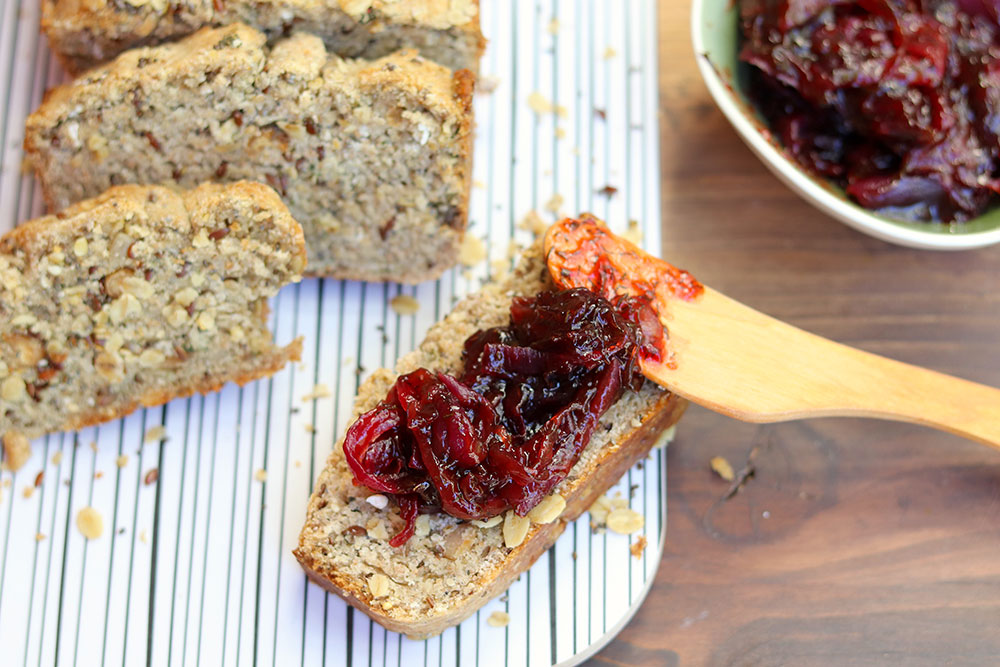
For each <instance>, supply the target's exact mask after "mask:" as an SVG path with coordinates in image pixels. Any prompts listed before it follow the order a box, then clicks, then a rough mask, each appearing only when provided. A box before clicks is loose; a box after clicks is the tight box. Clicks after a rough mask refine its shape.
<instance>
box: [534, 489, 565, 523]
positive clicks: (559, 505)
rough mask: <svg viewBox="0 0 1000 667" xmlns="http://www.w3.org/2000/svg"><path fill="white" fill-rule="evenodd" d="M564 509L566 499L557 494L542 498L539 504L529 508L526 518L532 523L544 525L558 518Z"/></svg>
mask: <svg viewBox="0 0 1000 667" xmlns="http://www.w3.org/2000/svg"><path fill="white" fill-rule="evenodd" d="M564 509H566V499H565V498H563V497H562V496H560V495H559V494H558V493H553V494H552V495H550V496H545V497H544V498H542V500H541V502H539V503H538V504H537V505H535V506H534V507H532V508H531V511H530V512H528V518H529V519H531V522H532V523H539V524H546V523H552V522H553V521H555V520H556V519H558V518H559V515H560V514H562V513H563V510H564Z"/></svg>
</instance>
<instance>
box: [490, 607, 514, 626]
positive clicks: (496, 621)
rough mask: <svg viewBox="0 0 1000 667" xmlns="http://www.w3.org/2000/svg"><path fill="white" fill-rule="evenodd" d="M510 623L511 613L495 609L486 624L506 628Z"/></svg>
mask: <svg viewBox="0 0 1000 667" xmlns="http://www.w3.org/2000/svg"><path fill="white" fill-rule="evenodd" d="M508 623H510V614H508V613H507V612H505V611H495V612H493V613H492V614H490V615H489V616H488V617H487V618H486V625H488V626H490V627H491V628H506V627H507V624H508Z"/></svg>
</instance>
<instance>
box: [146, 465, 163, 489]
mask: <svg viewBox="0 0 1000 667" xmlns="http://www.w3.org/2000/svg"><path fill="white" fill-rule="evenodd" d="M158 479H160V469H159V468H150V469H149V470H147V471H146V476H145V477H143V478H142V483H143V484H145V485H146V486H149V485H150V484H156V480H158Z"/></svg>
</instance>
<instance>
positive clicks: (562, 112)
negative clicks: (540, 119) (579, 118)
mask: <svg viewBox="0 0 1000 667" xmlns="http://www.w3.org/2000/svg"><path fill="white" fill-rule="evenodd" d="M528 106H529V107H530V108H531V110H532V111H534V112H535V113H536V114H538V115H539V116H541V115H542V114H547V113H554V114H556V115H557V116H559V117H560V118H566V117H567V116H568V115H569V112H568V111H566V107H564V106H562V105H561V104H560V105H555V104H553V103H552V102H551V101H550V100H549V99H548V98H547V97H545V96H544V95H542V94H541V93H540V92H538V91H537V90H536V91H534V92H532V93H531V94H530V95H528Z"/></svg>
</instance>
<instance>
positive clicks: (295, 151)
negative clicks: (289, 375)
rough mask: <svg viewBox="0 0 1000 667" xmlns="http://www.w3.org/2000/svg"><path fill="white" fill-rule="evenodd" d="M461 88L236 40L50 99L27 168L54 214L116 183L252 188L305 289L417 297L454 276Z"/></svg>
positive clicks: (466, 142)
mask: <svg viewBox="0 0 1000 667" xmlns="http://www.w3.org/2000/svg"><path fill="white" fill-rule="evenodd" d="M471 139H472V75H471V74H470V73H469V72H468V71H466V70H461V71H459V72H458V73H455V74H452V72H451V71H449V70H447V69H445V68H444V67H441V66H440V65H436V64H434V63H431V62H428V61H426V60H423V59H422V58H420V57H418V56H417V55H416V54H415V53H413V52H400V53H396V54H393V55H391V56H388V57H386V58H383V59H381V60H377V61H375V62H367V61H346V60H342V59H341V58H340V57H338V56H328V55H327V53H326V50H325V49H324V47H323V43H322V42H321V41H320V40H319V38H317V37H315V36H312V35H308V34H304V33H297V34H295V35H293V36H292V37H289V38H288V39H286V40H284V41H281V42H279V43H278V44H277V45H275V46H274V47H273V48H270V47H268V46H266V44H265V37H264V35H263V34H262V33H260V32H257V31H256V30H253V29H251V28H248V27H247V26H245V25H240V24H235V25H232V26H227V27H225V28H215V29H208V28H206V29H204V30H202V31H200V32H198V33H197V34H195V35H193V36H191V37H189V38H187V39H185V40H183V41H181V42H177V43H174V44H168V45H165V46H159V47H155V48H142V49H134V50H132V51H128V52H126V53H124V54H123V55H122V56H120V57H119V58H118V59H117V60H115V61H114V62H113V63H110V64H109V65H107V66H104V67H101V68H98V69H96V70H93V71H91V72H90V73H88V74H87V75H86V76H84V77H81V78H80V79H77V80H76V81H74V82H72V83H70V84H68V85H65V86H61V87H59V88H56V89H54V90H53V91H51V92H50V93H49V94H48V96H47V97H46V99H45V101H44V102H43V104H42V106H41V107H40V108H39V109H38V110H37V111H36V112H35V113H33V114H32V115H31V116H30V117H29V118H28V121H27V128H26V130H25V140H24V146H25V155H26V159H27V163H28V164H29V165H30V166H31V168H32V169H33V170H34V172H35V175H36V176H37V177H38V179H39V181H40V182H41V184H42V189H43V192H44V194H45V200H46V202H47V203H48V205H49V207H50V210H58V209H60V208H62V207H64V206H66V205H68V204H70V203H72V202H75V201H79V200H81V199H84V198H87V197H92V196H96V195H97V194H99V193H100V192H103V191H104V190H105V189H106V188H108V187H109V186H111V185H114V184H117V183H122V182H126V183H140V184H155V183H159V184H173V185H177V186H180V187H184V188H188V187H194V186H195V185H197V184H199V183H201V182H204V181H213V180H214V181H226V182H228V181H236V180H241V179H251V180H258V181H261V182H265V183H268V184H270V185H271V186H272V187H274V188H275V190H277V191H278V192H279V194H280V195H281V196H282V199H283V200H284V202H285V204H287V205H288V208H289V210H290V211H291V213H292V216H293V217H294V218H295V219H296V220H297V221H298V222H299V223H300V224H301V225H302V228H303V230H304V232H305V237H306V246H307V250H308V253H309V266H308V268H307V271H308V273H309V274H310V275H323V276H331V277H335V278H349V279H357V280H396V281H401V282H421V281H423V280H427V279H430V278H434V277H437V276H438V275H440V274H441V273H442V272H443V271H444V270H445V269H446V268H448V267H449V266H451V265H452V264H454V263H455V261H456V259H457V256H458V249H459V246H460V244H461V239H462V234H463V232H464V230H465V225H466V217H467V210H468V196H469V185H470V180H469V179H470V175H471V165H470V160H471V155H472V145H471Z"/></svg>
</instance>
